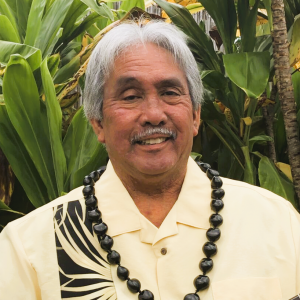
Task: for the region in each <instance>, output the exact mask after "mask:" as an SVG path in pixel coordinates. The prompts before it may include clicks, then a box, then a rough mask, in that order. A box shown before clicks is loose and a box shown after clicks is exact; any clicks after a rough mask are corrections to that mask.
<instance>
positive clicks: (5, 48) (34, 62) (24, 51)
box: [0, 41, 42, 71]
mask: <svg viewBox="0 0 300 300" xmlns="http://www.w3.org/2000/svg"><path fill="white" fill-rule="evenodd" d="M0 49H1V51H0V63H1V64H2V65H4V66H6V65H7V64H8V62H9V59H10V56H11V55H12V54H20V55H21V56H22V57H24V58H25V59H26V60H27V62H28V63H29V65H30V67H31V69H32V70H33V71H34V70H36V69H37V68H38V67H39V66H40V64H41V62H42V54H41V51H40V50H39V49H37V48H34V47H30V46H27V45H23V44H18V43H12V42H7V41H0Z"/></svg>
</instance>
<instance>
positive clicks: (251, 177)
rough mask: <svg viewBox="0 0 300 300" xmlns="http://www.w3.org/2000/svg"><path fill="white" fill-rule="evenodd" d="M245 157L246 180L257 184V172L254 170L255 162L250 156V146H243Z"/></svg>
mask: <svg viewBox="0 0 300 300" xmlns="http://www.w3.org/2000/svg"><path fill="white" fill-rule="evenodd" d="M241 148H242V151H243V153H244V157H245V172H244V181H245V182H247V183H250V184H253V185H255V174H254V171H253V164H252V161H251V158H250V153H249V147H248V146H244V147H241Z"/></svg>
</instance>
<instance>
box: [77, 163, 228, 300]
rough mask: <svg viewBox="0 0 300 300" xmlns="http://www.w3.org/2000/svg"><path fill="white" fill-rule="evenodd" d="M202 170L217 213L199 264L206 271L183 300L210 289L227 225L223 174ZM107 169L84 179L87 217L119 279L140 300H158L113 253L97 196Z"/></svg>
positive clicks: (203, 167)
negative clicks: (97, 185)
mask: <svg viewBox="0 0 300 300" xmlns="http://www.w3.org/2000/svg"><path fill="white" fill-rule="evenodd" d="M197 164H198V166H199V167H200V169H201V170H202V171H203V172H205V173H206V175H207V177H208V178H209V179H210V181H211V188H212V192H211V198H212V201H211V209H212V210H213V211H214V212H215V213H214V214H212V215H211V216H210V218H209V223H210V224H211V226H212V227H211V228H209V229H208V230H207V232H206V237H207V239H208V242H206V243H205V244H204V245H203V248H202V250H203V253H204V254H205V255H206V257H205V258H203V259H202V260H201V261H200V263H199V268H200V270H201V271H202V273H203V274H202V275H199V276H197V277H196V278H195V279H194V286H195V288H196V291H195V293H190V294H187V295H186V296H185V297H184V299H183V300H200V297H199V296H198V294H197V293H198V292H199V291H202V290H205V289H207V288H208V287H209V284H210V279H209V277H208V276H207V275H206V274H207V273H208V272H209V271H210V270H211V269H212V268H213V260H212V259H211V257H212V256H214V255H215V254H216V253H217V245H216V244H215V242H216V241H217V240H218V239H219V238H220V236H221V231H220V229H219V228H218V227H219V226H220V225H222V223H223V218H222V216H221V215H220V214H219V211H220V210H221V209H222V208H223V207H224V203H223V200H222V199H223V197H224V195H225V192H224V190H223V189H221V187H222V184H223V182H222V179H221V178H220V177H219V175H220V174H219V172H217V171H215V170H213V169H211V166H210V165H209V164H206V163H203V162H197ZM105 169H106V167H101V168H100V169H98V170H97V171H93V172H91V173H90V175H88V176H85V177H84V179H83V185H84V188H83V191H82V193H83V195H84V198H85V204H86V206H87V217H88V219H89V220H90V221H91V222H93V223H95V224H94V226H93V229H94V232H95V233H96V235H97V236H98V240H99V242H100V246H101V248H102V249H103V250H104V251H106V252H107V253H108V254H107V260H108V262H109V263H110V264H111V265H118V268H117V276H118V278H119V279H120V280H122V281H127V287H128V289H129V291H130V292H132V293H134V294H136V293H139V295H138V300H154V295H153V293H152V292H150V291H149V290H143V291H141V283H140V281H139V280H138V279H131V278H129V270H128V269H127V268H125V267H123V266H121V264H120V263H121V256H120V254H119V253H118V252H117V251H115V250H112V247H113V244H114V240H113V239H112V237H110V236H109V235H107V234H106V232H107V230H108V226H107V225H106V224H105V223H103V221H102V218H101V212H100V211H99V209H98V201H97V198H96V196H95V187H94V185H95V182H96V181H97V180H99V178H100V176H101V175H102V174H103V173H104V172H105Z"/></svg>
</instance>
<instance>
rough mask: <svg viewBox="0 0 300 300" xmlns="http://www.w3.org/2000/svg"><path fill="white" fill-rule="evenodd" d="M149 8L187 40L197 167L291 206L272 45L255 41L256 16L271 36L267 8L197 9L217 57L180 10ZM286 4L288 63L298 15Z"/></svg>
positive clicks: (267, 4) (219, 4)
mask: <svg viewBox="0 0 300 300" xmlns="http://www.w3.org/2000/svg"><path fill="white" fill-rule="evenodd" d="M155 2H156V3H157V4H158V5H160V6H161V7H162V8H163V9H164V10H165V12H166V13H167V14H168V16H169V17H170V19H171V20H172V22H173V23H174V24H176V25H177V26H178V27H179V28H181V30H183V31H184V32H185V33H186V34H187V35H188V36H189V37H190V48H191V50H192V51H193V53H194V56H195V57H196V60H197V62H198V65H199V69H200V72H201V77H202V80H203V82H204V86H205V90H206V93H205V102H204V104H203V106H202V114H201V116H202V120H203V123H202V126H201V132H200V134H199V136H198V137H197V138H196V139H195V141H194V151H195V152H199V153H201V154H202V159H203V160H204V161H206V162H208V163H210V164H212V165H213V166H214V167H215V168H217V169H219V171H220V173H221V174H222V175H223V176H225V177H229V178H233V179H237V180H244V181H246V182H248V183H251V184H255V185H259V186H262V187H264V188H267V189H269V190H271V191H273V192H275V193H277V194H279V195H281V196H283V197H285V198H287V199H288V200H290V201H291V202H292V203H293V204H294V205H295V206H297V204H296V199H295V196H294V189H293V184H292V181H291V179H292V178H291V175H290V168H289V165H288V164H289V161H288V157H287V153H286V152H287V148H286V137H285V131H284V127H283V117H282V112H281V108H280V105H279V103H278V99H276V91H275V95H274V90H275V89H276V86H275V84H276V82H275V79H274V65H273V59H272V55H273V49H272V38H271V35H270V34H268V35H262V36H261V35H260V32H261V30H260V29H259V28H257V19H258V15H259V17H260V18H261V17H263V18H264V19H265V20H266V22H264V23H265V24H266V25H267V26H268V27H269V31H268V32H269V33H270V32H271V30H272V22H271V21H270V20H271V19H272V15H271V1H267V0H266V1H259V0H255V1H248V0H237V1H233V0H222V1H219V0H202V1H200V2H201V4H202V5H203V7H204V8H205V9H206V10H207V12H208V13H209V15H210V16H211V17H212V18H213V19H214V21H215V24H216V26H217V29H218V33H219V35H220V38H221V40H222V42H223V46H224V52H225V53H221V52H218V51H214V46H213V42H212V39H211V38H210V37H209V36H208V35H207V34H206V33H205V28H204V26H203V24H200V26H198V25H197V23H196V22H195V21H194V19H193V18H192V16H191V14H190V13H189V11H188V10H187V9H186V8H184V7H183V6H180V5H178V4H175V3H168V2H166V1H164V0H155ZM287 2H288V3H287V5H286V11H287V16H288V18H289V19H290V20H291V21H290V22H288V29H289V34H290V36H291V37H293V40H292V48H291V53H295V54H293V55H294V57H295V56H297V55H299V54H298V52H299V49H296V48H295V47H294V46H293V45H295V44H298V43H299V35H297V33H296V30H297V27H298V26H299V25H298V22H299V21H298V20H299V19H297V18H295V16H296V15H298V14H299V13H300V10H299V4H300V2H299V1H298V0H295V1H294V0H292V1H287ZM261 9H264V11H265V12H266V13H265V14H264V13H262V12H261ZM224 12H227V14H224ZM294 18H295V21H294ZM293 28H294V30H293ZM237 29H238V30H237ZM237 33H239V36H238V35H237ZM298 48H299V47H298ZM295 61H298V60H297V59H296V60H294V61H293V62H294V63H295ZM293 81H294V86H295V99H296V100H297V103H299V102H300V94H299V91H298V87H299V86H300V73H299V72H295V73H294V74H293ZM272 92H273V93H272ZM268 106H271V107H272V110H273V111H274V113H273V116H274V119H273V120H271V123H272V125H273V122H274V132H273V133H274V139H273V138H272V137H271V136H272V135H271V136H270V134H269V132H266V126H265V122H266V120H265V119H264V117H263V110H264V109H266V108H267V107H268ZM298 110H299V105H298ZM268 144H273V145H275V148H276V156H275V157H272V159H270V157H269V156H270V155H269V151H268ZM277 162H279V163H277Z"/></svg>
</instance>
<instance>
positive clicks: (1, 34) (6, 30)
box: [0, 15, 20, 51]
mask: <svg viewBox="0 0 300 300" xmlns="http://www.w3.org/2000/svg"><path fill="white" fill-rule="evenodd" d="M0 40H4V41H9V42H14V43H20V37H19V35H18V33H17V32H16V30H15V28H14V26H13V25H12V23H11V22H10V20H9V18H8V17H7V16H4V15H0ZM1 51H2V50H1Z"/></svg>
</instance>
